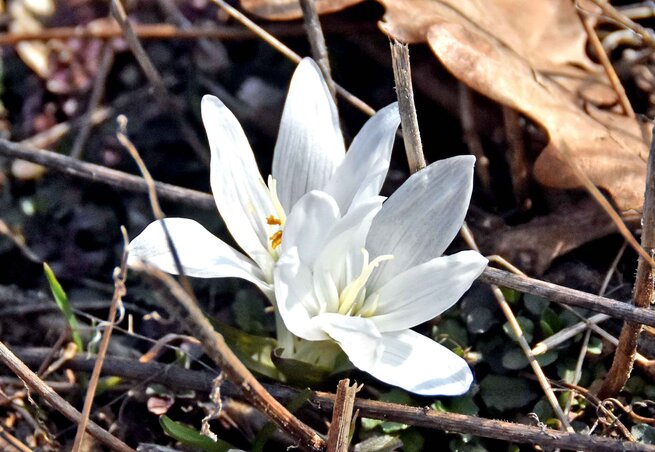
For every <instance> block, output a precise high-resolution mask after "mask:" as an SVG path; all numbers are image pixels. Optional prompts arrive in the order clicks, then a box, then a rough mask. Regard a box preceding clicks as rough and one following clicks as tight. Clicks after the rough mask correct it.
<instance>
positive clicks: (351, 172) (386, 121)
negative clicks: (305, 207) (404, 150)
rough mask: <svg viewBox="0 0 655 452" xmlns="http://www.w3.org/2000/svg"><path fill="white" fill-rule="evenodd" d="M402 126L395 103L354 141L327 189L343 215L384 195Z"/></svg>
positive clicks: (369, 121) (380, 114)
mask: <svg viewBox="0 0 655 452" xmlns="http://www.w3.org/2000/svg"><path fill="white" fill-rule="evenodd" d="M399 124H400V116H399V115H398V104H397V103H393V104H391V105H388V106H387V107H385V108H383V109H382V110H380V111H379V112H377V113H376V114H375V116H373V117H372V118H371V119H369V120H368V121H367V122H366V124H364V127H362V130H360V131H359V133H358V134H357V136H356V137H355V139H354V140H353V142H352V144H351V145H350V148H349V149H348V152H347V153H346V157H345V158H344V160H343V162H342V163H341V165H339V167H338V168H337V170H336V171H335V173H334V175H333V176H332V178H331V179H330V181H329V182H328V184H327V186H326V188H325V191H327V192H328V193H330V194H331V195H332V196H333V197H334V199H336V201H337V203H338V204H339V209H341V212H346V211H348V209H349V207H350V205H351V204H357V203H358V202H359V201H361V200H362V199H366V198H369V197H371V196H377V195H378V193H380V189H381V188H382V184H383V183H384V179H385V178H386V177H387V171H388V170H389V161H390V159H391V150H392V148H393V142H394V139H395V137H396V130H397V129H398V125H399Z"/></svg>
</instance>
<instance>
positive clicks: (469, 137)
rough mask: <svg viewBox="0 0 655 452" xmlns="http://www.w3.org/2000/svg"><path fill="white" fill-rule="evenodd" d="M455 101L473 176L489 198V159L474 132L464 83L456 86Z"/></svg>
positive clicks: (470, 97) (473, 119) (490, 195)
mask: <svg viewBox="0 0 655 452" xmlns="http://www.w3.org/2000/svg"><path fill="white" fill-rule="evenodd" d="M457 100H458V107H459V121H460V123H461V124H462V134H463V138H464V143H466V146H467V147H468V149H469V152H470V153H471V154H473V155H474V156H475V174H476V175H477V176H478V180H479V181H480V185H482V190H483V191H484V193H485V194H486V195H487V196H488V197H489V198H491V197H492V196H493V192H492V191H491V175H490V174H489V159H488V158H487V156H486V155H485V153H484V149H483V148H482V142H481V141H480V136H479V135H478V133H477V132H476V128H475V117H474V115H473V107H474V105H473V95H472V92H471V89H470V88H469V87H468V86H466V85H465V84H464V83H458V84H457Z"/></svg>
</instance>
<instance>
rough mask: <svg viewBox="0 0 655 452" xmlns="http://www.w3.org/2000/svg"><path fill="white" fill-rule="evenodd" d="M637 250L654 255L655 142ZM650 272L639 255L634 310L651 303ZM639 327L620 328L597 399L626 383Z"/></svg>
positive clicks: (632, 323)
mask: <svg viewBox="0 0 655 452" xmlns="http://www.w3.org/2000/svg"><path fill="white" fill-rule="evenodd" d="M654 133H655V131H654ZM641 246H642V251H644V252H646V253H648V255H649V257H650V256H653V252H654V251H655V141H653V142H651V147H650V153H649V155H648V169H647V174H646V190H645V195H644V212H643V220H642V229H641ZM653 270H654V269H653V267H652V266H651V264H650V263H649V262H647V261H646V260H645V259H644V258H643V257H642V256H641V255H640V257H639V263H638V265H637V278H636V280H635V285H634V293H633V297H632V299H633V304H634V305H635V306H636V307H639V308H648V307H650V305H651V303H652V301H653ZM641 327H642V325H641V323H635V322H625V324H624V325H623V328H622V329H621V335H620V336H619V345H618V346H617V347H616V352H615V353H614V361H613V362H612V367H611V368H610V370H609V372H608V373H607V376H606V377H605V380H604V381H603V385H602V386H601V388H600V390H599V391H598V397H599V398H601V399H605V398H608V397H614V396H616V394H618V392H619V391H620V390H621V389H622V388H623V386H624V385H625V383H626V382H627V381H628V378H629V377H630V372H631V371H632V365H633V363H634V360H635V357H636V355H637V341H638V340H639V333H640V332H641Z"/></svg>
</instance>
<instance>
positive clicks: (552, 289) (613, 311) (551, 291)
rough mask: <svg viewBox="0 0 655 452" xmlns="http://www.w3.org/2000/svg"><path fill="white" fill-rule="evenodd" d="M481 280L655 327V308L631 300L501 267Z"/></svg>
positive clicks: (487, 270) (488, 270) (485, 271)
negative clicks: (621, 300)
mask: <svg viewBox="0 0 655 452" xmlns="http://www.w3.org/2000/svg"><path fill="white" fill-rule="evenodd" d="M478 280H479V281H482V282H485V283H487V284H496V285H498V286H501V287H507V288H509V289H514V290H518V291H519V292H522V293H529V294H532V295H536V296H538V297H542V298H545V299H547V300H550V301H553V302H556V303H562V304H566V305H569V306H577V307H579V308H584V309H589V310H590V311H596V312H602V313H605V314H609V315H611V316H612V317H614V318H620V319H624V320H630V321H632V322H638V323H642V324H644V325H649V326H655V311H652V310H650V309H645V308H637V307H634V306H632V305H631V304H630V303H622V302H620V301H616V300H612V299H611V298H605V297H599V296H598V295H593V294H590V293H586V292H582V291H579V290H575V289H571V288H568V287H563V286H558V285H557V284H553V283H549V282H547V281H540V280H538V279H534V278H528V277H527V276H518V275H514V274H512V273H509V272H506V271H503V270H498V269H497V268H490V267H487V268H486V269H485V270H484V272H482V275H480V277H479V278H478Z"/></svg>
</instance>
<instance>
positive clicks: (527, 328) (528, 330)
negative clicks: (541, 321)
mask: <svg viewBox="0 0 655 452" xmlns="http://www.w3.org/2000/svg"><path fill="white" fill-rule="evenodd" d="M516 321H517V322H518V324H519V326H520V327H521V330H522V331H523V337H525V340H526V341H528V343H530V342H532V337H533V335H534V322H533V321H532V320H530V319H529V318H527V317H523V316H518V317H516ZM503 331H505V334H507V335H508V336H509V337H511V338H512V339H513V340H517V337H516V334H514V330H512V327H511V326H510V324H509V322H505V324H504V325H503Z"/></svg>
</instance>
